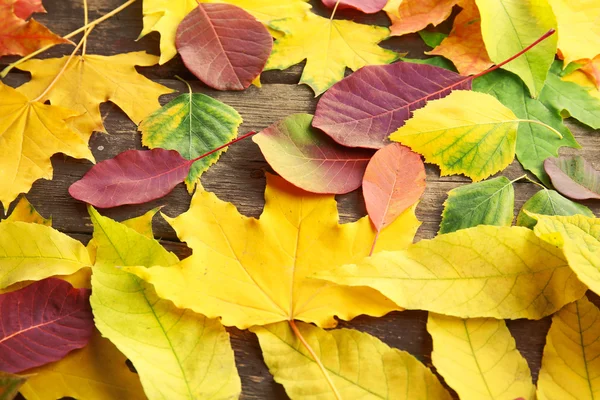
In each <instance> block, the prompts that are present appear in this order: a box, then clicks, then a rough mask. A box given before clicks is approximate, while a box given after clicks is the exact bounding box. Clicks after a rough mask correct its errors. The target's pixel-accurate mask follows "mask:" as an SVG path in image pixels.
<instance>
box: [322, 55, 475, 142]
mask: <svg viewBox="0 0 600 400" xmlns="http://www.w3.org/2000/svg"><path fill="white" fill-rule="evenodd" d="M457 89H463V90H470V89H471V78H470V77H467V78H465V77H464V76H461V75H459V74H457V73H455V72H452V71H448V70H446V69H443V68H439V67H435V66H433V65H427V64H413V63H408V62H400V63H396V64H390V65H372V66H366V67H363V68H361V69H360V70H358V71H356V72H355V73H353V74H352V75H350V76H348V77H346V78H344V79H342V80H341V81H339V82H338V83H336V84H335V85H333V86H332V87H331V89H329V90H328V91H327V92H325V94H324V95H323V97H321V100H320V101H319V103H318V104H317V111H316V113H315V119H314V122H313V125H314V126H315V127H317V128H319V129H321V130H323V131H324V132H325V133H327V134H328V135H329V136H331V137H332V138H333V139H334V140H335V141H336V142H338V143H340V144H343V145H345V146H350V147H369V148H374V149H379V148H381V147H383V146H385V145H386V144H388V143H389V141H388V136H389V135H390V134H391V133H392V132H394V131H396V129H398V128H400V127H401V126H402V125H404V122H405V121H406V120H407V119H408V118H410V117H411V115H412V112H413V111H414V110H416V109H418V108H421V107H423V106H424V105H425V103H426V102H427V101H428V100H433V99H439V98H442V97H445V96H447V95H448V94H449V93H450V92H451V91H452V90H457Z"/></svg>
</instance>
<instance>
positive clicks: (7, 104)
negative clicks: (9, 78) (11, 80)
mask: <svg viewBox="0 0 600 400" xmlns="http://www.w3.org/2000/svg"><path fill="white" fill-rule="evenodd" d="M0 115H2V116H3V117H2V119H0V177H1V179H0V202H1V203H2V204H3V205H4V208H5V209H7V208H8V205H9V204H10V203H11V202H12V201H13V200H14V199H15V198H16V197H17V196H18V195H19V193H24V192H28V191H29V189H31V185H32V184H33V182H35V181H36V180H38V179H41V178H43V179H52V164H51V163H50V157H52V155H54V154H56V153H64V154H66V155H69V156H71V157H75V158H85V159H88V160H90V161H93V160H94V156H93V155H92V153H91V152H90V149H88V147H87V142H86V141H85V140H84V139H83V138H81V136H80V135H79V134H78V133H77V132H75V131H73V130H71V129H70V128H69V127H68V126H67V124H66V122H65V121H66V120H68V119H69V118H72V117H75V116H77V115H78V113H77V112H75V111H72V110H68V109H66V108H62V107H57V106H54V105H46V104H42V103H40V102H37V101H36V102H32V101H30V100H29V99H28V98H27V97H26V96H24V95H23V94H21V93H19V92H18V91H16V90H15V89H13V88H11V87H9V86H6V85H4V84H2V83H0Z"/></svg>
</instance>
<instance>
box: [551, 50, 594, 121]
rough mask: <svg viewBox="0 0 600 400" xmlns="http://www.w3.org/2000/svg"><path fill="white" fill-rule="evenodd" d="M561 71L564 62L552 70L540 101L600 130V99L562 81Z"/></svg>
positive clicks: (555, 65)
mask: <svg viewBox="0 0 600 400" xmlns="http://www.w3.org/2000/svg"><path fill="white" fill-rule="evenodd" d="M561 71H562V62H560V61H556V62H555V63H554V64H553V65H552V68H551V69H550V73H549V74H548V78H547V80H546V86H544V89H542V93H541V94H540V100H541V101H542V103H544V104H545V105H546V106H547V107H548V108H550V109H552V110H556V111H558V112H560V113H561V114H563V113H566V114H567V115H568V116H571V117H573V118H575V119H577V120H578V121H579V122H582V123H584V124H586V125H588V126H590V127H592V128H594V129H599V128H600V99H598V98H596V97H594V96H592V95H591V94H590V93H589V92H588V91H587V90H586V89H585V88H583V87H581V86H579V85H578V84H576V83H573V82H565V81H563V80H562V79H560V73H561Z"/></svg>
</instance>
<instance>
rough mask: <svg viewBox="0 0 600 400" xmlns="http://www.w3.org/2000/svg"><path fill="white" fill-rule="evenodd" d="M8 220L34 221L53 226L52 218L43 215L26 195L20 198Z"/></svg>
mask: <svg viewBox="0 0 600 400" xmlns="http://www.w3.org/2000/svg"><path fill="white" fill-rule="evenodd" d="M6 220H7V221H21V222H32V223H34V224H40V225H46V226H52V218H44V217H42V216H41V215H40V214H39V213H38V212H37V210H36V209H35V208H34V207H33V205H31V203H30V202H29V201H28V200H27V199H26V198H25V196H23V197H21V200H19V202H18V203H17V205H16V206H15V208H14V210H13V211H12V212H11V213H10V215H9V216H8V218H6Z"/></svg>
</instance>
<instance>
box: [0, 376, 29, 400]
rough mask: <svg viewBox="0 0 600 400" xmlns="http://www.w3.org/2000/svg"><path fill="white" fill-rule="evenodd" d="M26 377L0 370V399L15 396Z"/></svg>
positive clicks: (9, 399)
mask: <svg viewBox="0 0 600 400" xmlns="http://www.w3.org/2000/svg"><path fill="white" fill-rule="evenodd" d="M28 378H29V377H27V376H20V375H14V374H9V373H7V372H1V371H0V399H2V400H12V399H14V398H15V397H17V395H18V394H19V389H20V388H21V386H22V385H23V384H24V383H25V381H26V380H27V379H28Z"/></svg>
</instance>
